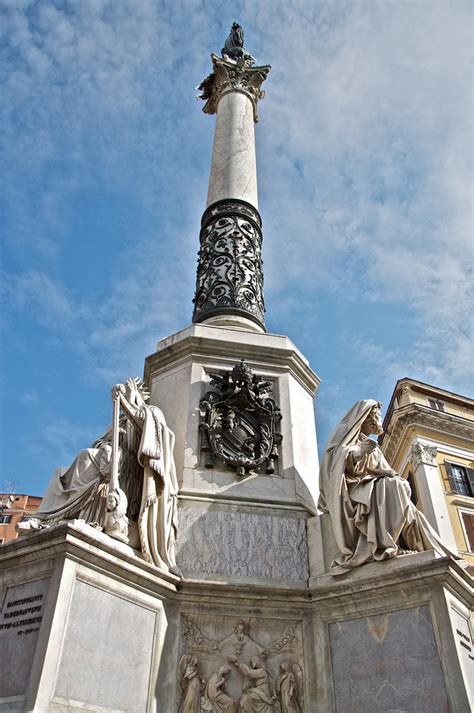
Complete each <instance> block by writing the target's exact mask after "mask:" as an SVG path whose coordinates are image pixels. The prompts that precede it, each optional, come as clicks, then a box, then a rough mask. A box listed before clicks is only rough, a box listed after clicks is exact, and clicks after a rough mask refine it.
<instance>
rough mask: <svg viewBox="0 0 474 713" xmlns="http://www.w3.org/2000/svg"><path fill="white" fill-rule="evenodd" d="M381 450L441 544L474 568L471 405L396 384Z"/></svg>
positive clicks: (410, 382)
mask: <svg viewBox="0 0 474 713" xmlns="http://www.w3.org/2000/svg"><path fill="white" fill-rule="evenodd" d="M380 445H381V448H382V450H383V451H384V453H385V455H386V457H387V460H388V461H389V463H391V464H392V465H393V467H394V468H395V469H396V470H397V471H398V472H399V473H400V474H401V475H402V476H404V477H406V478H408V481H409V482H410V485H411V487H412V498H413V500H414V501H415V503H416V506H417V507H418V508H419V509H420V510H422V511H423V512H424V514H425V515H426V517H427V518H428V520H429V521H430V523H431V524H432V525H433V527H434V528H435V529H436V530H437V531H438V533H439V534H440V535H441V537H442V538H443V539H444V541H445V542H446V543H447V544H449V545H450V546H451V548H453V549H455V550H457V551H458V552H459V554H461V555H462V556H463V557H464V558H465V559H466V560H468V561H469V562H470V563H471V564H472V565H474V401H473V400H472V399H470V398H468V397H466V396H461V395H460V394H455V393H452V392H450V391H446V390H444V389H440V388H437V387H435V386H431V385H429V384H424V383H422V382H420V381H415V380H414V379H409V378H404V379H400V380H399V381H398V382H397V384H396V386H395V389H394V392H393V395H392V398H391V401H390V404H389V407H388V409H387V413H386V416H385V420H384V435H383V436H382V437H381V439H380Z"/></svg>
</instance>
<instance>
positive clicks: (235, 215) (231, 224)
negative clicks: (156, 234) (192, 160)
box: [193, 54, 270, 332]
mask: <svg viewBox="0 0 474 713" xmlns="http://www.w3.org/2000/svg"><path fill="white" fill-rule="evenodd" d="M212 62H213V69H214V71H213V73H212V74H210V75H209V76H208V77H207V78H206V79H205V80H204V81H203V82H202V84H201V85H200V87H199V88H200V90H201V91H202V94H201V98H202V99H204V100H205V101H206V104H205V106H204V108H203V111H204V112H205V113H207V114H217V121H216V129H215V136H214V146H213V150H212V159H211V171H210V176H209V188H208V195H207V204H206V210H205V212H204V215H203V217H202V221H201V233H200V251H199V265H198V269H197V279H196V295H195V298H194V314H193V322H206V323H208V324H214V325H216V326H226V327H234V328H238V329H244V330H247V331H257V332H262V331H265V327H264V313H265V306H264V300H263V273H262V260H261V247H262V221H261V218H260V214H259V212H258V210H257V206H258V194H257V166H256V158H255V133H254V123H255V122H256V121H258V113H257V103H258V100H259V99H261V98H262V97H263V95H264V92H263V91H262V90H261V88H260V87H261V85H262V83H263V81H264V80H265V78H266V77H267V75H268V72H269V71H270V67H269V66H264V67H253V66H250V65H249V64H248V63H246V62H244V61H232V60H230V59H229V58H228V57H226V58H221V57H218V56H217V55H214V54H213V55H212Z"/></svg>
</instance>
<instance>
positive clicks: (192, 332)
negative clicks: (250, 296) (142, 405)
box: [145, 323, 321, 397]
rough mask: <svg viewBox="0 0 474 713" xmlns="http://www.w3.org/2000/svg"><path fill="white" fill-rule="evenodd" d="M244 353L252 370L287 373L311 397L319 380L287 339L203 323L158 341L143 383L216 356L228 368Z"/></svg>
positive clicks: (148, 360) (149, 360)
mask: <svg viewBox="0 0 474 713" xmlns="http://www.w3.org/2000/svg"><path fill="white" fill-rule="evenodd" d="M243 351H245V355H246V359H247V362H248V363H249V364H250V366H252V367H253V368H256V369H257V368H258V369H259V370H260V371H262V369H263V370H264V371H267V370H268V369H270V370H271V371H272V372H273V371H276V373H286V372H288V373H290V374H291V375H292V376H293V377H294V378H295V379H296V381H297V382H298V383H299V384H301V386H303V388H304V389H305V390H306V391H307V392H308V393H309V394H310V395H311V396H312V397H314V395H315V393H316V391H317V390H318V387H319V384H320V383H321V380H320V379H319V377H318V376H317V375H316V374H315V373H314V371H313V370H312V369H311V367H310V366H309V364H308V361H307V360H306V359H305V357H304V356H303V355H302V354H301V352H300V351H299V350H298V349H297V348H296V347H295V345H294V344H293V343H292V342H291V341H290V339H288V337H284V336H281V335H277V334H268V333H266V334H258V333H254V332H241V331H236V330H232V329H228V328H226V327H217V326H214V325H207V324H205V323H204V324H193V325H191V326H189V327H187V328H186V329H183V330H181V331H180V332H177V333H176V334H173V335H171V336H170V337H167V338H166V339H162V340H161V341H160V342H158V344H157V349H156V352H154V353H153V354H150V355H149V356H148V357H147V358H146V360H145V382H146V383H147V384H150V383H151V380H152V378H153V377H154V376H155V374H158V373H160V374H161V373H163V372H165V371H166V370H168V369H175V368H178V367H179V366H180V365H181V364H184V363H185V362H186V360H188V359H191V360H193V361H201V360H204V361H205V363H207V362H208V360H209V359H211V360H214V359H215V358H216V356H217V357H224V358H225V360H226V361H227V363H228V364H229V367H231V366H232V365H233V363H235V360H236V359H239V358H240V357H241V355H242V352H243Z"/></svg>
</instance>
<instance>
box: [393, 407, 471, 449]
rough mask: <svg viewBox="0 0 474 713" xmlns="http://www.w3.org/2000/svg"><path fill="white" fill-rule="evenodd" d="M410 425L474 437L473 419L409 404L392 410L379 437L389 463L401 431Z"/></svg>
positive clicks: (399, 439)
mask: <svg viewBox="0 0 474 713" xmlns="http://www.w3.org/2000/svg"><path fill="white" fill-rule="evenodd" d="M411 426H419V427H422V428H427V429H429V430H431V431H434V432H436V433H443V434H446V435H450V436H458V437H459V438H465V439H467V440H473V439H474V422H473V421H469V420H468V419H466V418H463V417H462V416H455V415H454V414H450V413H445V412H441V411H434V410H433V409H431V408H429V407H428V406H421V405H420V404H409V405H408V406H403V407H402V408H399V409H397V410H396V411H395V412H394V414H393V416H392V420H391V424H390V426H389V428H388V430H387V431H386V433H385V434H384V436H383V438H382V439H381V448H382V451H383V453H384V455H385V457H386V458H387V460H388V461H389V463H390V462H393V461H394V459H395V455H396V453H397V451H398V448H399V446H400V441H401V438H402V436H403V433H404V432H405V430H406V429H407V428H409V427H411Z"/></svg>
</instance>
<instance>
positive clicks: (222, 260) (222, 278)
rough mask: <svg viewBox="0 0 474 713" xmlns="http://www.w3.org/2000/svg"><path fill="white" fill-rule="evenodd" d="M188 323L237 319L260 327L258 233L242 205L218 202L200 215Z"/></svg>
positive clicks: (256, 220)
mask: <svg viewBox="0 0 474 713" xmlns="http://www.w3.org/2000/svg"><path fill="white" fill-rule="evenodd" d="M200 244H201V247H200V251H199V258H198V268H197V276H196V296H195V298H194V300H193V301H194V314H193V322H200V321H202V320H203V319H205V318H207V317H209V316H210V315H211V314H222V313H225V314H241V315H244V316H246V317H248V318H250V319H252V320H253V321H255V322H257V324H259V325H260V326H263V319H264V313H265V305H264V300H263V271H262V257H261V251H262V230H261V219H260V216H259V214H258V211H257V210H256V209H255V208H254V207H253V206H252V205H250V203H245V201H240V200H232V201H227V200H224V201H218V202H217V203H214V204H213V205H211V206H209V208H208V209H207V210H206V211H205V213H204V215H203V218H202V227H201V234H200Z"/></svg>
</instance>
